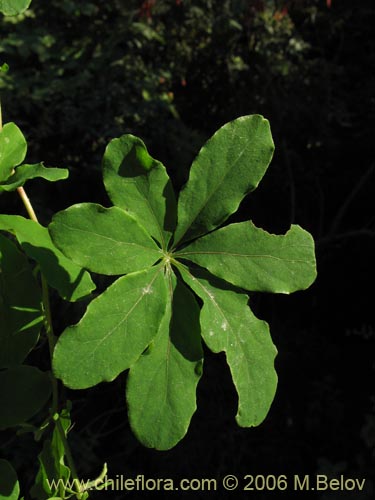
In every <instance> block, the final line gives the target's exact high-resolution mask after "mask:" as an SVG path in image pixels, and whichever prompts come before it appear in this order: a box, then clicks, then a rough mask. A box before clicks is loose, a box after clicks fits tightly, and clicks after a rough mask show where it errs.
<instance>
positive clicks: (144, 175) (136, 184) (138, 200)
mask: <svg viewBox="0 0 375 500" xmlns="http://www.w3.org/2000/svg"><path fill="white" fill-rule="evenodd" d="M103 178H104V185H105V187H106V190H107V192H108V195H109V197H110V199H111V200H112V202H113V204H114V205H117V206H118V207H121V208H123V209H124V210H128V211H129V212H131V213H132V214H133V215H134V216H135V217H136V218H137V220H138V222H139V223H140V224H142V225H143V226H144V227H145V228H146V229H147V231H148V232H149V233H150V234H151V236H153V237H154V238H155V239H156V240H157V241H158V242H159V243H160V244H161V246H162V248H164V249H166V247H167V244H168V242H169V240H170V237H171V233H172V231H173V230H174V227H175V220H176V201H175V196H174V192H173V188H172V184H171V181H170V179H169V177H168V174H167V172H166V170H165V167H164V165H162V163H160V162H159V161H156V160H154V159H153V158H152V157H151V156H150V155H149V154H148V152H147V149H146V146H145V145H144V143H143V142H142V141H141V140H140V139H138V138H137V137H134V136H132V135H124V136H122V137H120V138H119V139H113V140H112V141H111V142H110V143H109V145H108V146H107V149H106V151H105V154H104V157H103Z"/></svg>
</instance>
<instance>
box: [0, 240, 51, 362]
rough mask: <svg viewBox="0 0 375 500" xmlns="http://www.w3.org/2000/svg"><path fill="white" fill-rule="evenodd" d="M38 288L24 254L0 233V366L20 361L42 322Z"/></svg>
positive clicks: (37, 334) (35, 338) (36, 338)
mask: <svg viewBox="0 0 375 500" xmlns="http://www.w3.org/2000/svg"><path fill="white" fill-rule="evenodd" d="M41 302H42V297H41V292H40V289H39V286H38V283H37V282H36V280H35V278H34V276H33V273H32V270H31V268H30V266H29V263H28V261H27V259H26V257H25V256H24V255H23V254H22V253H21V252H19V251H18V249H17V247H16V246H15V245H14V243H12V242H11V241H10V240H9V239H7V238H5V236H2V235H0V318H1V326H0V368H5V367H8V366H12V365H14V364H18V363H22V361H23V360H24V359H25V358H26V356H27V354H28V353H29V352H30V350H31V349H32V348H33V347H34V345H35V344H36V342H37V340H38V336H39V332H40V328H41V326H42V323H43V312H42V306H41Z"/></svg>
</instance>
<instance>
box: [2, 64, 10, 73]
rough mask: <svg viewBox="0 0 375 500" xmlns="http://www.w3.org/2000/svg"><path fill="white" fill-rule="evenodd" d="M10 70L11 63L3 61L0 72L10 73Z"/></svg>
mask: <svg viewBox="0 0 375 500" xmlns="http://www.w3.org/2000/svg"><path fill="white" fill-rule="evenodd" d="M8 71H9V64H7V63H3V64H2V65H1V66H0V72H1V73H8Z"/></svg>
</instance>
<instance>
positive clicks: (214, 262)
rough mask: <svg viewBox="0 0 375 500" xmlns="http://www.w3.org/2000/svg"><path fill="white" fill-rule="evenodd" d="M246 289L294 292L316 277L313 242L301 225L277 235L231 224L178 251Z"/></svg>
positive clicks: (182, 255)
mask: <svg viewBox="0 0 375 500" xmlns="http://www.w3.org/2000/svg"><path fill="white" fill-rule="evenodd" d="M175 257H182V258H184V259H188V260H191V261H193V262H195V263H196V264H199V265H200V266H203V267H205V268H207V269H208V270H209V271H210V272H211V273H213V274H215V275H216V276H218V277H219V278H222V279H224V280H226V281H228V282H229V283H232V284H233V285H235V286H238V287H242V288H245V289H246V290H252V291H259V292H274V293H291V292H295V291H296V290H304V289H305V288H307V287H309V286H310V285H311V283H313V281H314V280H315V278H316V264H315V254H314V240H313V238H312V236H311V235H310V234H309V233H308V232H307V231H305V230H303V229H302V228H301V227H300V226H295V225H293V226H292V227H291V228H290V229H289V231H288V232H287V233H286V234H285V235H274V234H270V233H267V232H266V231H264V230H263V229H259V228H257V227H256V226H254V224H253V223H252V222H240V223H238V224H230V225H229V226H226V227H224V228H222V229H218V230H217V231H214V232H212V233H210V234H208V235H206V236H203V237H202V238H199V239H198V240H196V241H194V242H193V243H191V244H190V245H189V246H187V247H186V248H184V249H183V250H181V251H180V252H176V254H175Z"/></svg>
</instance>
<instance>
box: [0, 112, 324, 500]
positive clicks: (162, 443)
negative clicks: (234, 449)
mask: <svg viewBox="0 0 375 500" xmlns="http://www.w3.org/2000/svg"><path fill="white" fill-rule="evenodd" d="M0 129H1V123H0ZM26 149H27V146H26V141H25V139H24V137H23V135H22V133H21V131H20V130H19V129H18V127H17V126H16V125H15V124H14V123H8V124H6V125H5V126H4V128H3V129H2V130H1V132H0V193H1V191H17V192H18V194H19V195H20V196H21V198H22V200H23V202H24V204H25V207H26V210H27V212H28V215H29V218H28V219H27V218H24V217H22V216H18V215H0V230H1V231H3V234H1V235H0V268H1V273H0V298H1V300H0V314H1V330H0V344H1V345H0V347H1V348H0V408H1V413H0V430H1V429H7V428H12V427H15V428H18V429H19V428H21V429H23V430H31V431H32V432H34V435H35V437H36V439H41V438H42V437H43V439H44V440H43V447H42V451H41V453H40V454H39V457H38V458H39V464H40V467H39V472H38V474H37V477H36V482H35V485H34V487H33V488H32V490H31V495H32V497H33V498H35V499H38V500H46V499H51V498H54V499H56V498H59V499H65V498H71V497H72V496H74V498H77V499H86V498H87V496H88V492H87V491H86V490H85V489H82V487H81V486H80V483H79V482H77V483H75V481H78V479H79V478H78V475H77V471H76V469H75V467H74V461H73V458H72V456H71V452H70V450H69V444H68V441H67V433H68V430H69V428H70V416H69V404H68V403H67V402H66V401H64V400H63V398H62V396H61V394H60V392H59V384H58V379H60V380H61V381H62V383H63V384H64V385H65V386H67V387H69V388H72V389H85V388H89V387H92V386H94V385H96V384H98V383H101V382H110V381H112V380H114V379H115V378H116V377H118V376H119V375H120V374H121V373H123V372H125V370H129V372H128V378H127V388H126V401H127V406H128V414H129V421H130V424H131V427H132V429H133V431H134V433H135V435H136V436H137V438H138V439H139V440H140V441H141V442H142V443H143V444H144V445H146V446H149V447H153V448H156V449H160V450H166V449H169V448H171V447H173V446H174V445H175V444H176V443H177V442H178V441H179V440H181V439H182V438H183V436H184V435H185V434H186V432H187V429H188V426H189V423H190V420H191V417H192V415H193V413H194V411H195V409H196V387H197V384H198V382H199V379H200V377H201V375H202V367H203V349H202V338H203V341H204V343H205V344H206V345H207V346H208V348H209V349H211V350H212V351H213V352H215V353H218V352H225V354H226V359H227V362H228V365H229V367H230V370H231V374H232V379H233V382H234V385H235V387H236V390H237V393H238V398H239V403H238V412H237V416H236V418H237V422H238V424H239V425H241V426H244V427H250V426H255V425H258V424H259V423H261V422H262V420H263V419H264V418H265V417H266V415H267V412H268V410H269V407H270V405H271V403H272V400H273V397H274V394H275V390H276V385H277V376H276V372H275V369H274V358H275V355H276V348H275V346H274V345H273V343H272V340H271V337H270V333H269V329H268V325H267V323H265V322H264V321H262V320H260V319H258V318H257V317H256V316H255V315H254V314H253V313H252V311H251V309H250V307H249V304H248V302H249V297H248V295H247V294H246V292H247V291H253V292H258V291H263V292H273V293H291V292H294V291H296V290H301V289H305V288H307V287H308V286H309V285H310V284H311V283H312V282H313V281H314V279H315V276H316V267H315V257H314V242H313V239H312V237H311V235H310V234H309V233H307V232H306V231H304V230H303V229H301V228H300V227H299V226H292V227H291V229H290V230H289V231H288V232H287V233H286V234H285V235H273V234H269V233H267V232H266V231H264V230H262V229H259V228H257V227H256V226H255V225H254V224H253V223H252V222H240V223H233V224H227V225H225V222H226V221H227V219H228V218H229V216H230V215H231V214H233V213H235V212H236V210H237V209H238V207H239V205H240V203H241V201H242V200H243V198H244V197H245V196H246V195H247V194H248V193H250V192H251V191H253V190H254V189H255V188H256V187H257V185H258V184H259V182H260V180H261V179H262V177H263V175H264V173H265V171H266V170H267V167H268V165H269V163H270V161H271V158H272V154H273V150H274V145H273V141H272V136H271V132H270V127H269V123H268V121H267V120H265V119H264V118H263V117H261V116H259V115H253V116H244V117H241V118H238V119H236V120H234V121H232V122H230V123H227V124H226V125H224V126H223V127H221V128H220V129H219V130H218V131H217V132H216V133H215V134H214V135H213V136H212V137H211V139H209V140H208V141H207V143H206V144H205V145H204V146H203V148H202V149H201V151H200V152H199V154H198V155H197V157H196V159H195V160H194V162H193V164H192V167H191V171H190V177H189V180H188V182H187V183H186V185H185V187H184V188H183V189H182V191H181V192H180V195H179V198H178V202H177V201H176V198H175V193H174V190H173V187H172V184H171V181H170V179H169V177H168V175H167V172H166V169H165V167H164V166H163V165H162V164H161V163H160V162H159V161H156V160H154V159H153V158H152V157H151V156H150V155H149V153H148V152H147V149H146V147H145V145H144V143H143V142H142V141H141V140H140V139H138V138H136V137H134V136H132V135H124V136H122V137H120V138H118V139H113V140H112V141H111V142H110V143H109V145H108V147H107V149H106V151H105V154H104V158H103V178H104V185H105V188H106V190H107V193H108V196H109V198H110V200H111V202H112V203H113V206H111V207H109V208H105V207H103V206H101V205H98V204H94V203H82V204H78V205H73V206H71V207H69V208H67V209H66V210H63V211H61V212H58V213H57V214H55V216H54V217H53V219H52V222H51V223H50V225H49V227H48V228H46V227H43V226H42V225H41V224H40V223H39V222H38V219H37V216H36V215H35V212H34V210H33V207H32V205H31V203H30V201H29V199H28V197H27V195H26V192H25V190H24V188H23V184H24V183H25V182H26V181H27V180H29V179H31V178H35V177H42V178H44V179H47V180H50V181H56V180H59V179H64V178H66V177H67V174H68V172H67V170H64V169H51V168H46V167H44V166H43V165H42V164H36V165H28V164H23V161H24V158H25V155H26ZM9 234H11V235H12V239H10V238H9ZM32 262H34V263H35V264H36V266H33V265H32ZM90 271H91V272H93V273H99V274H104V275H109V276H115V277H116V279H115V281H114V282H113V283H112V284H111V285H110V286H109V287H108V288H107V289H106V290H105V291H104V292H103V293H102V294H101V295H99V296H97V297H96V298H94V299H93V300H91V302H90V303H89V305H88V307H87V310H86V313H85V314H84V316H83V317H82V319H81V320H80V321H79V323H78V324H76V325H73V326H69V327H68V328H66V329H65V330H64V331H63V332H62V333H61V335H60V336H56V335H55V333H54V328H53V318H52V314H51V309H50V305H49V299H48V295H49V288H53V289H55V290H56V292H57V293H58V294H59V296H60V297H61V298H62V299H64V300H69V301H76V300H80V299H82V298H86V299H87V298H88V297H90V294H91V292H92V291H93V290H94V288H95V285H94V283H93V281H92V279H91V277H90V273H89V272H90ZM54 326H55V327H56V326H58V325H54ZM41 332H44V333H45V336H46V338H47V341H48V346H49V352H50V357H51V360H52V369H53V370H52V372H45V371H42V370H41V369H39V368H38V367H35V366H29V365H27V364H25V361H26V362H27V356H28V354H29V352H30V351H31V350H32V349H33V348H34V347H35V346H36V345H37V343H38V339H39V336H40V334H41ZM47 403H48V405H49V411H48V415H47V416H46V417H45V420H44V421H43V422H42V423H41V424H40V423H36V422H35V418H34V417H35V416H36V415H37V414H40V413H41V410H42V409H43V408H44V407H45V406H46V405H47ZM105 471H106V467H105V468H104V469H103V473H102V474H101V476H100V478H101V477H102V476H103V475H104V474H105ZM4 478H5V479H4ZM0 479H1V480H3V481H4V480H7V481H8V482H9V484H11V485H13V486H12V487H13V490H12V489H11V487H9V491H11V493H10V494H8V496H4V495H3V497H4V498H9V499H12V500H13V499H17V498H18V491H19V486H18V482H17V481H16V476H15V472H14V470H13V469H12V467H11V465H10V464H9V463H8V462H7V461H5V460H0ZM52 479H54V480H58V479H62V480H69V479H73V480H74V484H76V487H74V488H73V490H72V489H69V488H68V487H67V486H64V485H63V483H60V484H58V485H57V486H56V487H52V486H51V480H52ZM100 481H101V479H100ZM2 484H3V483H2ZM95 484H96V483H95ZM17 488H18V489H17ZM1 493H2V491H1V490H0V495H1Z"/></svg>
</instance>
